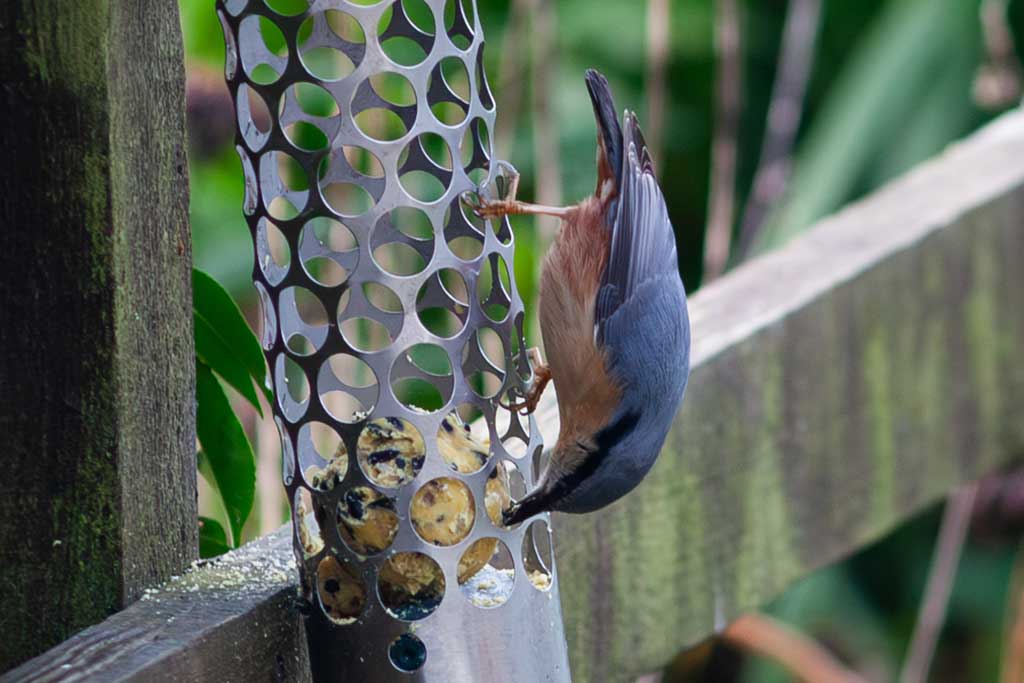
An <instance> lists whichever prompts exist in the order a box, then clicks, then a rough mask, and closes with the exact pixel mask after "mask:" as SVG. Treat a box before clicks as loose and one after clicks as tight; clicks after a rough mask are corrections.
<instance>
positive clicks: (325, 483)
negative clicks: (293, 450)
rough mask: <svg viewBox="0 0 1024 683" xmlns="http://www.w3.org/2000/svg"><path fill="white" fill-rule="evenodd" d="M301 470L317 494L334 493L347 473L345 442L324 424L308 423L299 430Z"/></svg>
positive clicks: (307, 482)
mask: <svg viewBox="0 0 1024 683" xmlns="http://www.w3.org/2000/svg"><path fill="white" fill-rule="evenodd" d="M299 466H300V468H301V469H302V476H303V478H304V479H305V480H306V484H307V485H309V486H310V487H312V488H314V489H316V490H318V491H330V490H332V489H334V488H335V487H336V486H338V485H340V484H341V482H342V481H343V480H344V479H345V474H346V473H347V472H348V451H347V449H346V448H345V442H343V441H342V440H341V437H340V436H338V433H337V432H336V431H334V429H332V428H331V427H329V426H327V425H325V424H324V423H323V422H316V421H312V422H306V423H305V424H303V425H302V427H301V428H299Z"/></svg>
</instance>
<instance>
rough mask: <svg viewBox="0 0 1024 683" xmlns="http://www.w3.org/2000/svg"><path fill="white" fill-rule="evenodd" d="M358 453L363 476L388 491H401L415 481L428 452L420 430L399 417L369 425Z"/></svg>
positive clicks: (366, 427)
mask: <svg viewBox="0 0 1024 683" xmlns="http://www.w3.org/2000/svg"><path fill="white" fill-rule="evenodd" d="M356 449H357V450H356V452H357V454H358V458H359V466H360V467H361V468H362V470H363V473H364V474H365V475H366V476H367V478H368V479H369V480H370V481H372V482H373V483H374V484H377V485H378V486H383V487H385V488H398V487H399V486H404V485H405V484H408V483H409V482H410V481H412V480H413V479H415V478H416V475H417V474H419V472H420V469H421V468H422V467H423V461H424V459H425V458H426V452H427V451H426V447H425V446H424V444H423V437H422V436H421V435H420V432H419V430H418V429H416V427H414V426H413V424H412V423H411V422H409V421H408V420H402V419H400V418H397V417H387V418H380V419H377V420H373V421H372V422H369V423H368V424H367V425H366V426H365V427H364V428H363V431H362V432H361V433H360V434H359V443H358V444H357V446H356Z"/></svg>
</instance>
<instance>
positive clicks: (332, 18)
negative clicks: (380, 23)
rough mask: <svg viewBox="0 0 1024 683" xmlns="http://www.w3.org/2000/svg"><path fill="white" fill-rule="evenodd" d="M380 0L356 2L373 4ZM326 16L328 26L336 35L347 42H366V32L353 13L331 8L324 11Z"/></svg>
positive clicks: (358, 3) (359, 43)
mask: <svg viewBox="0 0 1024 683" xmlns="http://www.w3.org/2000/svg"><path fill="white" fill-rule="evenodd" d="M378 1H379V0H373V2H358V1H357V2H355V4H356V5H372V4H374V3H376V2H378ZM324 17H325V18H326V19H327V27H328V28H330V29H331V31H332V32H333V33H334V35H336V36H338V37H339V38H341V39H342V40H344V41H345V42H346V43H353V44H355V45H361V44H363V43H365V42H366V34H365V33H363V26H362V24H360V23H359V20H358V19H356V18H355V17H353V16H352V15H351V14H347V13H346V12H339V11H338V10H333V9H331V10H327V11H326V12H324Z"/></svg>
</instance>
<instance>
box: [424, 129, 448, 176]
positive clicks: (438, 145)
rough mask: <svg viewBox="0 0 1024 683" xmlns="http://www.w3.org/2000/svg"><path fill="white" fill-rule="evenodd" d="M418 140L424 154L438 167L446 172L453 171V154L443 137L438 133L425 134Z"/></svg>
mask: <svg viewBox="0 0 1024 683" xmlns="http://www.w3.org/2000/svg"><path fill="white" fill-rule="evenodd" d="M416 139H417V140H418V141H419V143H420V147H421V148H422V150H423V153H424V154H425V155H426V157H427V158H428V159H430V160H431V161H432V162H434V164H435V165H436V166H438V167H439V168H443V169H445V170H446V171H450V170H452V153H451V150H450V149H449V148H448V143H447V142H445V140H444V138H443V137H441V136H440V135H438V134H437V133H423V134H422V135H420V136H419V137H417V138H416Z"/></svg>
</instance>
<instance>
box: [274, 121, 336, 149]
mask: <svg viewBox="0 0 1024 683" xmlns="http://www.w3.org/2000/svg"><path fill="white" fill-rule="evenodd" d="M284 134H285V137H287V138H288V142H290V143H292V144H293V145H295V147H297V148H298V149H300V150H302V151H305V152H316V151H318V150H321V149H327V147H328V142H327V134H326V133H324V132H323V131H322V130H320V129H319V128H318V127H316V126H314V125H313V124H312V123H308V122H306V121H296V122H295V123H291V124H289V125H287V126H285V128H284Z"/></svg>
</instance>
